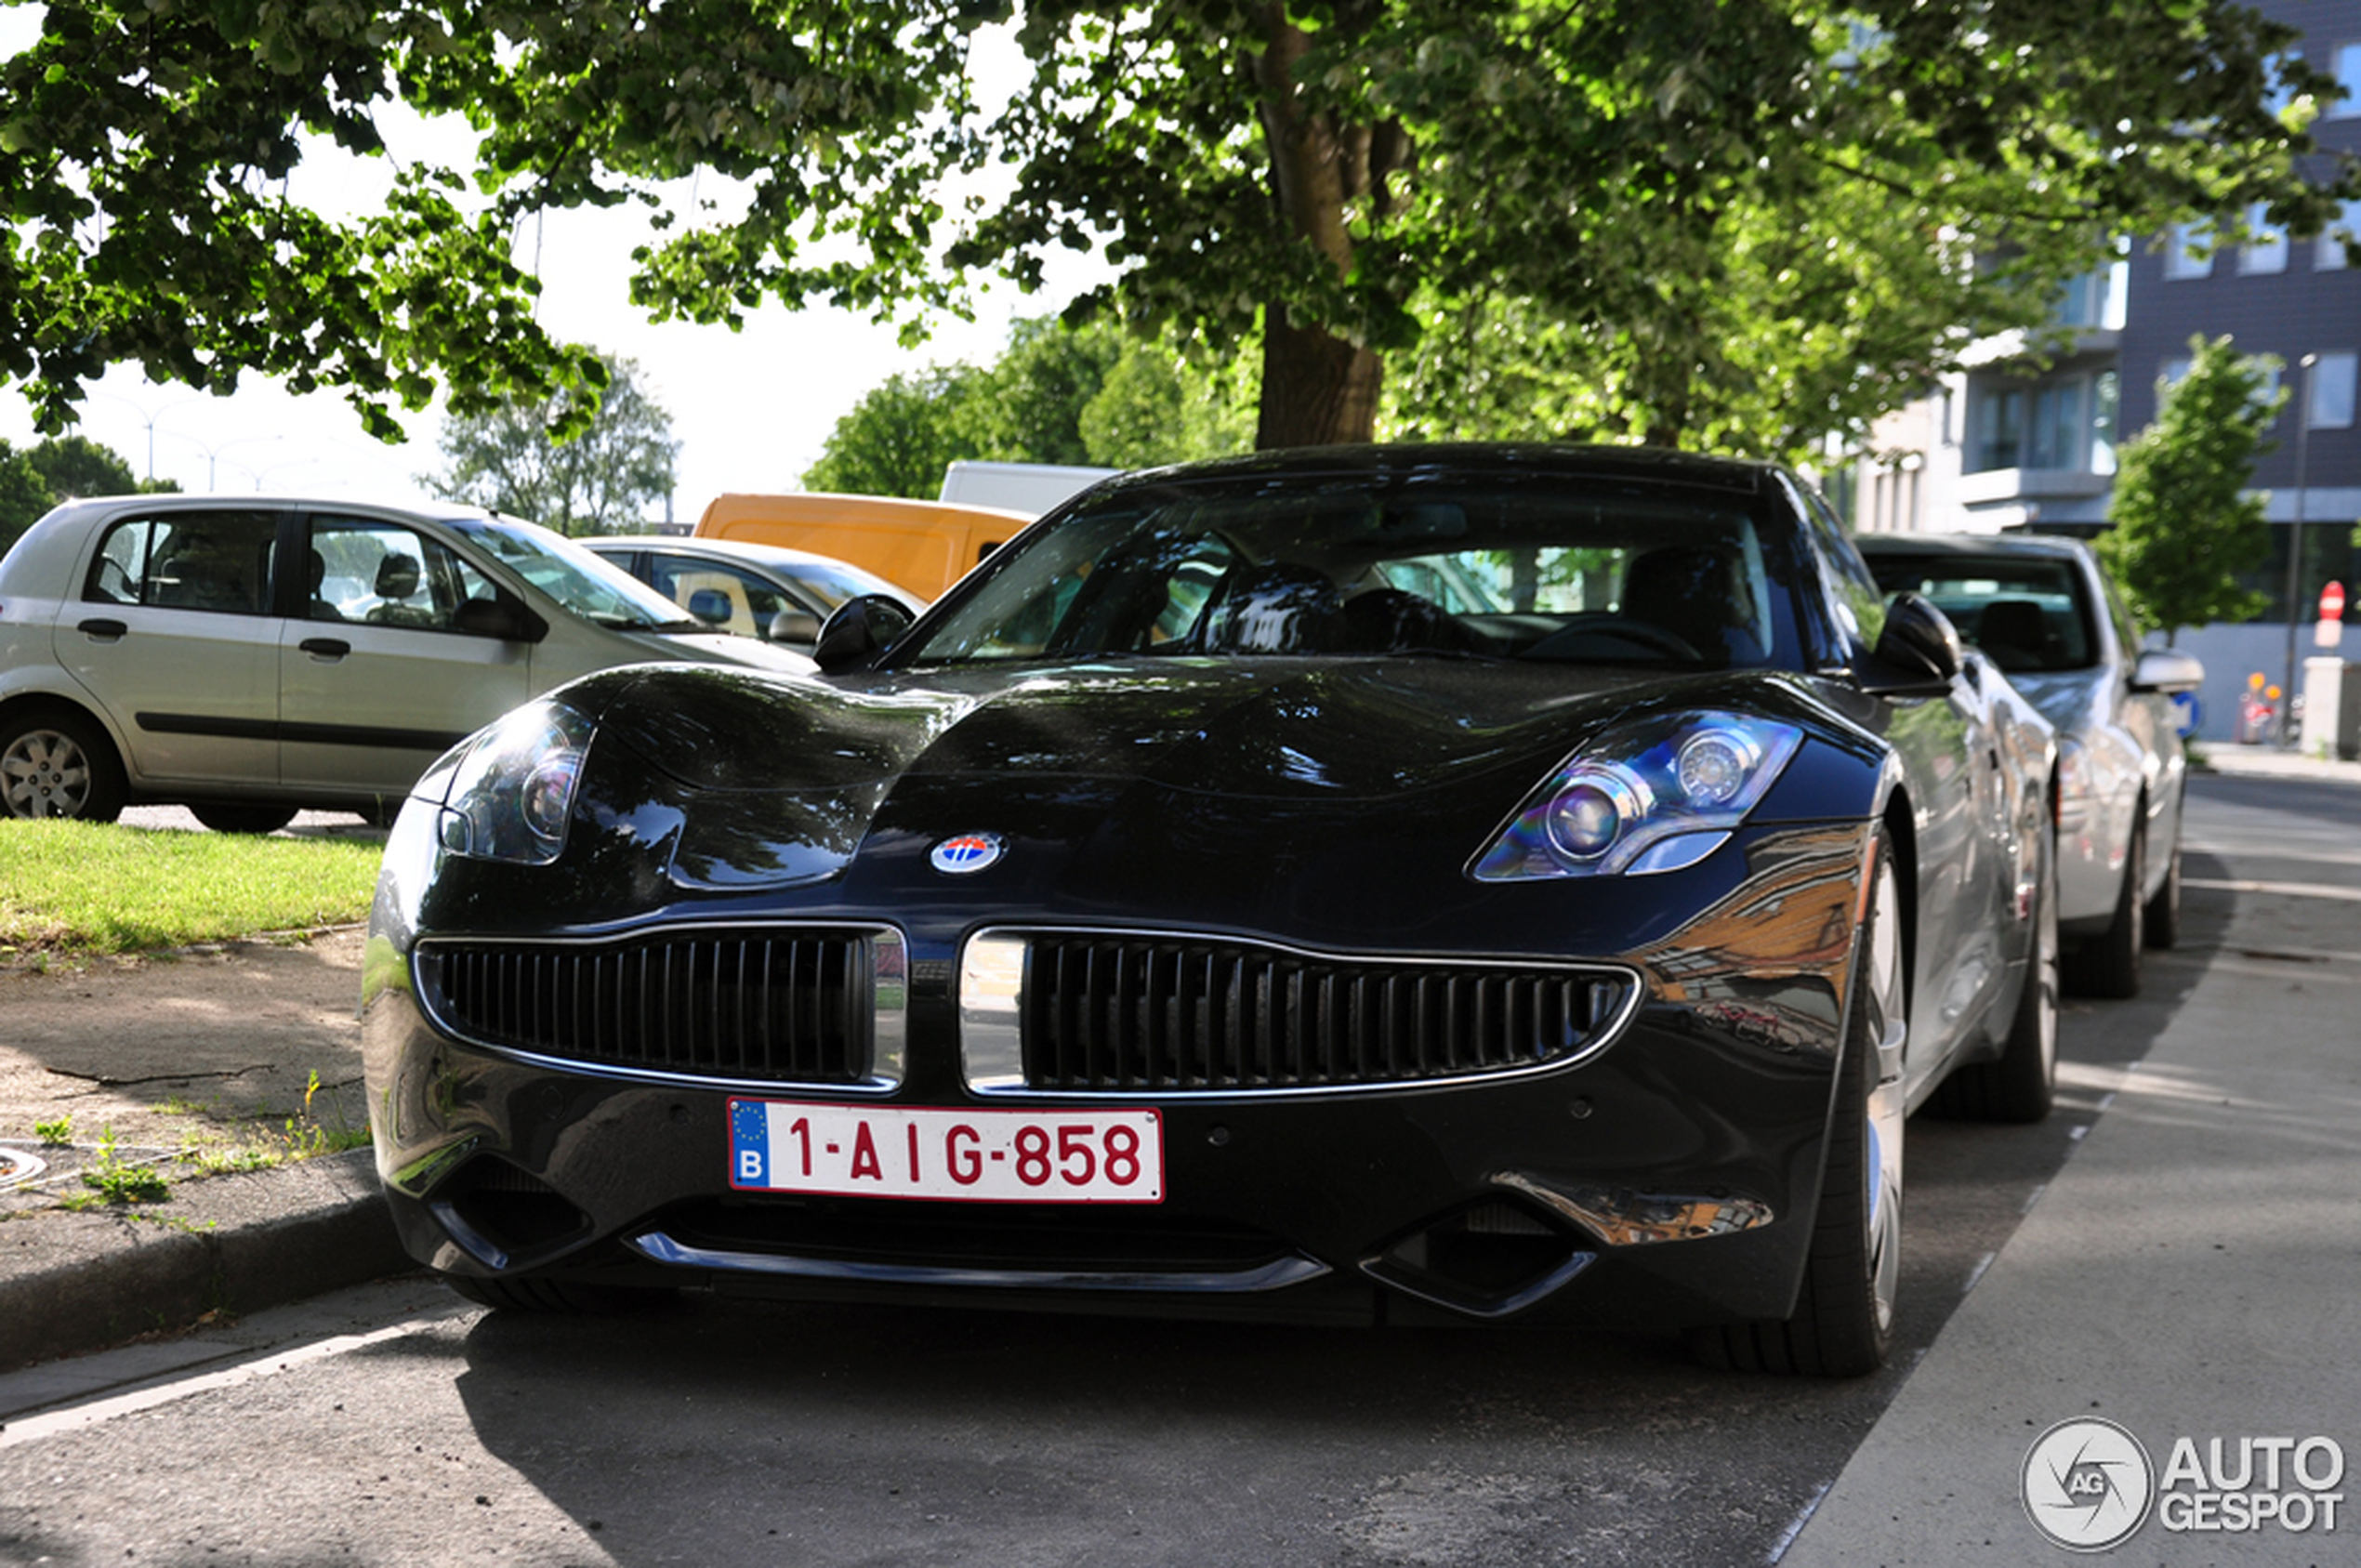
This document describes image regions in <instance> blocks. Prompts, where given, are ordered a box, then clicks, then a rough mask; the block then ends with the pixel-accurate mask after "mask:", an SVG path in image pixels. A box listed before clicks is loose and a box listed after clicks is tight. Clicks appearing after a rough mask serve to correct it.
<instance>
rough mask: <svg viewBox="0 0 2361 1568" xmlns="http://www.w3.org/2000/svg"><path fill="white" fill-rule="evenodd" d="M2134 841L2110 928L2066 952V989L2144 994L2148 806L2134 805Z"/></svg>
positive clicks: (2115, 994)
mask: <svg viewBox="0 0 2361 1568" xmlns="http://www.w3.org/2000/svg"><path fill="white" fill-rule="evenodd" d="M2133 813H2134V815H2133V820H2132V824H2131V842H2130V844H2128V845H2126V846H2125V848H2124V851H2123V886H2122V888H2121V889H2119V890H2118V891H2117V894H2116V899H2115V917H2114V919H2113V920H2111V921H2110V922H2109V923H2108V925H2107V929H2105V930H2104V931H2102V932H2100V933H2099V935H2097V936H2095V937H2093V938H2091V940H2090V941H2089V942H2084V943H2083V944H2082V945H2081V946H2080V947H2077V948H2076V949H2075V950H2074V951H2073V952H2072V953H2069V954H2067V955H2065V958H2064V980H2065V982H2066V986H2067V989H2069V990H2072V991H2075V992H2077V993H2079V994H2080V995H2085V996H2112V997H2116V998H2118V999H2120V998H2124V997H2130V996H2137V995H2139V994H2140V953H2141V950H2142V949H2143V948H2144V947H2145V946H2146V945H2147V940H2148V939H2147V901H2146V900H2145V899H2144V898H2143V897H2142V894H2143V892H2144V891H2145V889H2146V888H2147V885H2148V856H2147V843H2148V835H2147V830H2146V828H2145V827H2144V826H2143V825H2142V819H2143V818H2144V817H2145V815H2146V808H2145V807H2144V806H2140V807H2134V808H2133Z"/></svg>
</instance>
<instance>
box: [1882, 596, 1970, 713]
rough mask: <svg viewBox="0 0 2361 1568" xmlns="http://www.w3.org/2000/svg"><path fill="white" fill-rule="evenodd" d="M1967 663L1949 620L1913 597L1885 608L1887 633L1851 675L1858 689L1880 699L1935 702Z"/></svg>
mask: <svg viewBox="0 0 2361 1568" xmlns="http://www.w3.org/2000/svg"><path fill="white" fill-rule="evenodd" d="M1966 662H1967V654H1966V652H1965V651H1964V650H1963V649H1962V648H1961V646H1960V643H1959V627H1957V626H1953V625H1952V624H1951V617H1950V616H1948V615H1946V614H1945V613H1943V612H1942V611H1940V610H1937V609H1936V608H1935V607H1934V606H1933V605H1932V604H1930V603H1929V602H1927V600H1924V599H1921V598H1920V597H1919V595H1917V594H1914V593H1898V594H1895V595H1894V596H1893V602H1891V603H1890V604H1888V605H1887V606H1886V613H1885V630H1884V631H1883V632H1882V633H1880V635H1879V637H1878V645H1877V647H1876V648H1875V649H1874V650H1872V651H1871V652H1870V654H1869V657H1868V658H1867V659H1866V660H1865V661H1863V663H1864V665H1865V666H1866V667H1864V668H1862V669H1860V670H1858V671H1856V672H1855V675H1856V679H1858V680H1859V681H1860V684H1861V689H1862V690H1863V691H1865V692H1872V693H1874V694H1876V695H1878V696H1882V697H1935V696H1941V695H1943V694H1944V693H1945V692H1948V691H1950V690H1951V683H1952V682H1953V681H1954V680H1956V679H1959V666H1960V665H1963V664H1965V663H1966Z"/></svg>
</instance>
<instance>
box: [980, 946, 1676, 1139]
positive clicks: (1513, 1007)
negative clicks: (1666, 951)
mask: <svg viewBox="0 0 2361 1568" xmlns="http://www.w3.org/2000/svg"><path fill="white" fill-rule="evenodd" d="M1640 996H1641V984H1640V977H1639V974H1638V973H1637V971H1635V970H1633V969H1630V968H1626V967H1624V966H1621V965H1613V964H1580V963H1557V962H1552V961H1550V960H1546V959H1517V958H1498V959H1493V958H1445V957H1431V956H1405V955H1399V954H1342V953H1330V952H1321V951H1317V950H1313V949H1309V948H1300V947H1293V946H1289V945H1286V944H1284V943H1280V942H1261V941H1251V940H1244V939H1239V938H1233V937H1227V936H1216V935H1208V934H1206V933H1202V932H1197V933H1192V932H1164V931H1144V932H1143V931H1115V930H1102V929H1088V928H1080V929H1008V928H996V929H985V930H981V931H978V932H976V933H975V934H974V935H972V936H970V937H969V939H968V941H967V942H966V943H965V945H964V946H963V947H962V949H961V952H960V962H959V1040H960V1055H961V1061H962V1068H963V1072H964V1074H965V1076H966V1080H967V1085H968V1087H969V1088H970V1089H971V1090H973V1091H975V1092H976V1093H978V1094H984V1095H995V1096H1011V1095H1039V1096H1055V1097H1061V1098H1062V1097H1067V1096H1086V1097H1087V1096H1108V1097H1115V1098H1124V1097H1130V1098H1138V1097H1141V1096H1155V1097H1165V1096H1170V1095H1176V1094H1179V1095H1187V1096H1189V1097H1190V1098H1191V1099H1198V1098H1204V1097H1223V1098H1261V1097H1266V1096H1283V1095H1304V1094H1335V1093H1340V1092H1348V1091H1351V1092H1362V1091H1367V1090H1371V1089H1386V1088H1402V1087H1420V1088H1429V1087H1436V1086H1439V1085H1444V1084H1457V1083H1470V1082H1477V1081H1482V1082H1497V1081H1499V1080H1501V1079H1504V1078H1509V1077H1515V1076H1521V1075H1524V1074H1532V1073H1540V1072H1550V1071H1554V1070H1557V1069H1560V1068H1563V1067H1568V1066H1571V1065H1573V1064H1574V1063H1576V1062H1578V1061H1585V1060H1587V1059H1588V1058H1589V1057H1591V1056H1594V1055H1596V1054H1597V1053H1598V1052H1600V1051H1602V1050H1604V1049H1605V1048H1607V1047H1608V1046H1609V1045H1610V1044H1612V1043H1613V1042H1614V1040H1615V1039H1616V1036H1618V1035H1619V1034H1621V1033H1622V1031H1623V1029H1624V1027H1625V1025H1626V1024H1628V1023H1629V1021H1630V1019H1631V1017H1632V1015H1633V1014H1634V1013H1636V1012H1637V1011H1638V1010H1639V1006H1640Z"/></svg>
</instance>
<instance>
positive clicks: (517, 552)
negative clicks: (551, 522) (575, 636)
mask: <svg viewBox="0 0 2361 1568" xmlns="http://www.w3.org/2000/svg"><path fill="white" fill-rule="evenodd" d="M445 526H446V527H448V528H450V529H451V530H452V531H453V532H454V533H455V534H459V535H460V536H461V537H462V538H464V539H466V540H467V541H468V542H469V543H470V544H472V545H474V546H475V547H477V548H479V549H481V550H482V551H484V552H485V553H486V554H488V555H490V556H491V557H492V558H493V559H494V560H496V561H498V562H499V563H500V564H501V565H503V566H505V567H507V568H508V569H509V570H510V571H512V572H514V573H517V575H519V576H521V577H522V578H523V579H524V580H525V581H526V582H528V583H531V584H532V585H533V586H534V587H535V588H538V589H539V590H540V591H541V592H543V593H545V594H547V595H548V596H549V597H550V598H551V599H553V600H557V601H558V603H559V604H561V605H562V606H563V607H564V608H565V609H566V610H567V611H568V612H569V613H573V614H575V615H579V616H581V617H582V618H583V619H584V620H586V621H591V622H595V623H597V624H598V625H600V626H615V627H619V628H627V629H645V628H647V627H651V626H663V627H666V628H667V629H670V628H680V629H691V628H693V627H695V626H696V623H695V622H693V621H692V620H690V619H689V618H688V617H687V616H686V615H683V614H682V613H680V607H679V605H677V604H675V603H673V602H672V601H671V600H668V599H666V597H665V596H664V595H663V594H661V593H659V592H658V591H656V589H655V588H653V587H652V586H649V585H648V584H646V583H643V582H641V581H640V579H639V578H637V577H634V576H633V575H632V574H631V573H628V572H627V571H625V570H624V569H623V568H622V567H621V566H618V565H617V564H615V563H614V562H613V561H611V560H605V559H603V558H601V557H600V556H599V555H598V554H597V553H595V552H594V551H591V550H588V549H586V548H585V547H582V546H580V545H577V544H575V543H574V541H573V540H571V539H569V538H567V537H566V536H565V535H563V534H554V533H551V532H550V531H549V530H548V529H547V528H543V527H542V526H540V525H539V524H538V523H532V522H521V521H519V520H516V519H515V518H491V519H482V518H468V519H453V520H448V521H446V523H445Z"/></svg>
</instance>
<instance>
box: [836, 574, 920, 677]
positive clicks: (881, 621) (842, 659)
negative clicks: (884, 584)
mask: <svg viewBox="0 0 2361 1568" xmlns="http://www.w3.org/2000/svg"><path fill="white" fill-rule="evenodd" d="M912 619H913V617H912V615H911V613H910V612H909V611H907V610H904V608H903V607H902V605H901V603H900V602H899V601H897V600H893V599H890V598H889V597H887V596H886V595H884V594H881V593H864V594H862V595H860V596H859V597H858V598H855V599H848V600H845V601H844V602H843V603H842V604H839V605H838V606H837V607H836V611H835V613H832V614H831V615H829V617H828V619H827V623H826V624H825V625H824V626H822V627H821V628H820V636H819V639H818V640H817V641H815V642H814V643H813V644H812V647H811V659H812V662H813V663H814V664H816V665H819V666H820V668H821V669H822V670H823V671H825V672H827V673H829V674H834V673H835V672H836V671H838V670H845V669H851V668H853V667H854V666H856V665H861V664H863V663H865V662H866V661H868V660H870V659H874V658H876V657H877V655H878V654H880V653H882V652H885V651H886V650H887V649H889V648H890V647H892V646H893V643H894V639H897V638H899V637H900V636H901V635H902V634H903V633H904V632H905V631H908V630H909V629H910V622H911V620H912Z"/></svg>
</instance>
